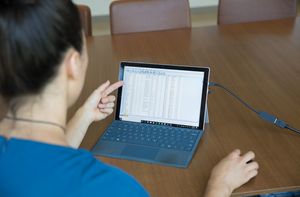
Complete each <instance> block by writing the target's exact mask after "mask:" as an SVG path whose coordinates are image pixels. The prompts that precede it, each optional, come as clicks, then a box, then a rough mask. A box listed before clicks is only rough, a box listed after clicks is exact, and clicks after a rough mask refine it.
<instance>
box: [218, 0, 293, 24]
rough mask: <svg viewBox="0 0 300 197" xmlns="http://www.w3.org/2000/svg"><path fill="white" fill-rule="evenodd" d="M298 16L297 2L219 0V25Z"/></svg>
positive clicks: (285, 0)
mask: <svg viewBox="0 0 300 197" xmlns="http://www.w3.org/2000/svg"><path fill="white" fill-rule="evenodd" d="M296 15H297V0H219V13H218V24H219V25H222V24H232V23H244V22H253V21H263V20H273V19H281V18H288V17H295V16H296Z"/></svg>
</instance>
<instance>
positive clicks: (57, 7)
mask: <svg viewBox="0 0 300 197" xmlns="http://www.w3.org/2000/svg"><path fill="white" fill-rule="evenodd" d="M82 39H83V38H82V29H81V23H80V18H79V13H78V9H77V7H76V6H75V5H74V4H73V3H72V1H70V0H1V2H0V97H2V98H0V101H1V100H2V101H5V102H6V103H8V102H9V101H10V100H11V99H14V98H17V97H20V96H24V95H28V94H37V93H39V92H40V91H41V90H42V89H43V88H44V86H45V85H46V84H47V83H48V82H49V81H50V80H51V79H53V78H54V76H56V73H57V71H58V66H59V64H60V62H61V61H62V58H63V57H64V54H65V52H66V51H67V50H68V49H69V48H70V47H73V48H75V49H76V50H77V51H79V52H81V50H82V44H83V40H82ZM0 103H1V102H0ZM0 110H1V108H0ZM0 120H1V117H0Z"/></svg>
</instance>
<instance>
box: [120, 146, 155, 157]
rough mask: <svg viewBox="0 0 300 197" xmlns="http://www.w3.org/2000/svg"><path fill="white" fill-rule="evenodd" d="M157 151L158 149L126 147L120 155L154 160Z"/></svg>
mask: <svg viewBox="0 0 300 197" xmlns="http://www.w3.org/2000/svg"><path fill="white" fill-rule="evenodd" d="M158 151H159V149H158V148H148V147H144V146H135V145H127V146H126V147H125V148H124V150H123V152H122V155H126V156H130V157H137V158H143V159H151V160H154V159H155V157H156V155H157V153H158Z"/></svg>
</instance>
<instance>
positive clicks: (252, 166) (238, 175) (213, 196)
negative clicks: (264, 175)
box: [205, 150, 258, 197]
mask: <svg viewBox="0 0 300 197" xmlns="http://www.w3.org/2000/svg"><path fill="white" fill-rule="evenodd" d="M254 158H255V154H254V153H253V152H251V151H250V152H248V153H246V154H244V155H241V151H240V150H235V151H233V152H232V153H230V154H229V155H228V156H227V157H225V158H224V159H222V160H221V161H220V162H219V163H218V164H217V165H216V166H215V167H214V169H213V170H212V173H211V176H210V179H209V181H208V184H207V188H206V192H205V197H229V196H230V195H231V193H232V192H233V190H235V189H236V188H238V187H240V186H242V185H243V184H245V183H247V182H248V181H249V180H250V179H252V178H253V177H255V176H256V175H257V173H258V163H257V162H255V161H253V160H254Z"/></svg>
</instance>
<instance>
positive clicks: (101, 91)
mask: <svg viewBox="0 0 300 197" xmlns="http://www.w3.org/2000/svg"><path fill="white" fill-rule="evenodd" d="M122 85H123V81H118V82H116V83H114V84H111V85H110V82H109V81H107V82H105V83H104V84H102V85H101V86H99V87H98V88H97V89H96V90H94V92H93V93H92V94H91V95H90V96H89V98H88V99H87V100H86V102H85V103H84V105H83V111H84V115H85V116H86V117H87V118H88V119H89V121H90V123H92V122H94V121H99V120H103V119H105V118H106V117H107V116H109V115H110V114H112V113H113V108H114V106H115V105H114V101H115V100H116V97H115V96H113V95H110V94H111V93H112V92H113V91H115V90H117V89H118V88H119V87H121V86H122Z"/></svg>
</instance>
